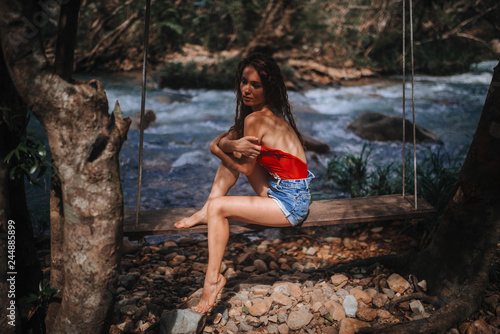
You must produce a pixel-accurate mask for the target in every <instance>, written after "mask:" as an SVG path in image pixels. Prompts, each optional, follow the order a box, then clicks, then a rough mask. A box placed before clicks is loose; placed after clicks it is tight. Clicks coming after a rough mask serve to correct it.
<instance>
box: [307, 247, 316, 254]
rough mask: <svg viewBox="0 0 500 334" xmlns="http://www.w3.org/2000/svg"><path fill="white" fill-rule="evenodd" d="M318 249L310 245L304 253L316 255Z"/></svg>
mask: <svg viewBox="0 0 500 334" xmlns="http://www.w3.org/2000/svg"><path fill="white" fill-rule="evenodd" d="M317 251H318V250H317V249H316V248H314V247H309V248H308V249H306V250H305V252H304V254H306V255H315V254H316V252H317Z"/></svg>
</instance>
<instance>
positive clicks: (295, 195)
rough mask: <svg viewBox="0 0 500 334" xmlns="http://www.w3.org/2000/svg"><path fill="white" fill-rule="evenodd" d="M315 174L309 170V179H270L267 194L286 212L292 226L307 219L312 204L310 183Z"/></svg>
mask: <svg viewBox="0 0 500 334" xmlns="http://www.w3.org/2000/svg"><path fill="white" fill-rule="evenodd" d="M313 178H314V174H313V173H311V172H309V174H308V176H307V179H298V180H281V179H272V180H271V181H269V189H268V190H267V196H268V197H270V198H272V199H273V200H274V201H275V202H276V204H278V206H279V208H280V209H281V211H283V213H284V214H285V217H286V219H288V221H289V222H290V224H291V225H292V226H298V225H300V224H302V223H303V222H304V220H306V218H307V215H308V214H309V204H311V192H310V191H309V185H310V183H311V180H312V179H313Z"/></svg>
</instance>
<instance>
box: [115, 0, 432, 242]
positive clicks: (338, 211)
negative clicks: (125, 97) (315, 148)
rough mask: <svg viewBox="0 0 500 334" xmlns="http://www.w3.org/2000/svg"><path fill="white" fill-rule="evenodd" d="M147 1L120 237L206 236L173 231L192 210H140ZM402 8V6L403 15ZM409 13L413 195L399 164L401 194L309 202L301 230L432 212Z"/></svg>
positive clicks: (236, 227)
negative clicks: (420, 190)
mask: <svg viewBox="0 0 500 334" xmlns="http://www.w3.org/2000/svg"><path fill="white" fill-rule="evenodd" d="M149 2H150V0H148V1H146V3H147V5H146V34H145V36H146V37H145V41H144V59H143V77H142V79H143V82H142V100H141V122H140V143H139V175H138V185H137V207H136V210H135V211H126V212H125V222H124V231H123V232H124V235H125V236H128V237H131V238H140V237H143V236H146V235H167V234H184V233H207V225H196V226H194V227H191V228H189V229H177V228H175V226H174V223H175V222H177V221H179V220H180V219H182V218H184V217H189V216H191V215H192V214H193V213H195V212H196V211H197V210H198V209H196V208H177V209H162V210H142V211H141V210H140V190H141V180H142V155H143V141H144V139H143V138H144V136H143V133H144V129H143V116H144V110H145V96H146V94H145V92H146V71H147V66H146V60H147V53H148V39H149V38H148V36H149V16H150V4H149ZM404 13H405V9H404V7H403V14H404ZM411 15H412V11H411V8H410V24H411V28H410V30H411V35H410V36H411V37H410V40H411V68H412V75H411V78H412V81H411V84H412V107H413V108H412V110H413V161H414V180H415V187H414V189H415V190H414V195H412V196H410V195H406V192H405V166H404V165H405V164H404V163H403V192H402V193H403V195H384V196H372V197H357V198H342V199H330V200H319V201H313V202H312V203H311V206H310V213H309V216H308V218H307V219H306V221H305V222H304V223H303V224H302V225H301V226H302V227H312V226H325V225H339V224H349V223H365V222H380V221H393V220H404V219H413V220H418V219H422V218H425V217H427V216H429V215H431V214H433V213H435V211H436V210H435V209H434V208H433V207H432V205H430V204H429V203H428V202H427V201H426V200H425V199H424V198H422V197H421V196H418V194H417V175H416V174H417V173H416V170H417V166H416V133H415V132H416V128H415V100H414V80H413V78H414V64H413V26H412V23H411V22H412V17H411ZM405 27H406V26H405V20H403V161H404V157H405V138H406V136H405V123H404V122H405V68H406V64H405V49H406V46H405V39H406V38H405V36H406V30H405ZM266 228H269V227H266V226H260V225H254V224H245V223H241V222H234V221H232V222H231V224H230V230H231V231H232V232H237V231H239V232H247V231H255V230H262V229H266Z"/></svg>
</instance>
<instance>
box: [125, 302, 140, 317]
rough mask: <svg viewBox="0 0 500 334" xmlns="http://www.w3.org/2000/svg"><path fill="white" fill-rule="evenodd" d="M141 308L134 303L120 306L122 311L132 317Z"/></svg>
mask: <svg viewBox="0 0 500 334" xmlns="http://www.w3.org/2000/svg"><path fill="white" fill-rule="evenodd" d="M138 309H139V308H138V307H137V306H135V305H133V304H130V305H125V306H123V307H121V308H120V313H121V314H124V315H127V316H129V317H132V316H133V315H134V314H135V313H136V312H137V310H138Z"/></svg>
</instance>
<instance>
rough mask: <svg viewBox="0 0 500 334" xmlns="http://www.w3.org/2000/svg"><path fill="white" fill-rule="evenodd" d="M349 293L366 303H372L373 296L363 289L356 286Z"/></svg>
mask: <svg viewBox="0 0 500 334" xmlns="http://www.w3.org/2000/svg"><path fill="white" fill-rule="evenodd" d="M349 293H350V294H351V295H353V296H354V297H355V298H356V300H360V301H362V302H363V303H365V304H370V303H371V302H372V297H370V295H369V294H368V293H366V292H365V291H363V290H361V289H358V288H354V289H351V291H349Z"/></svg>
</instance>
